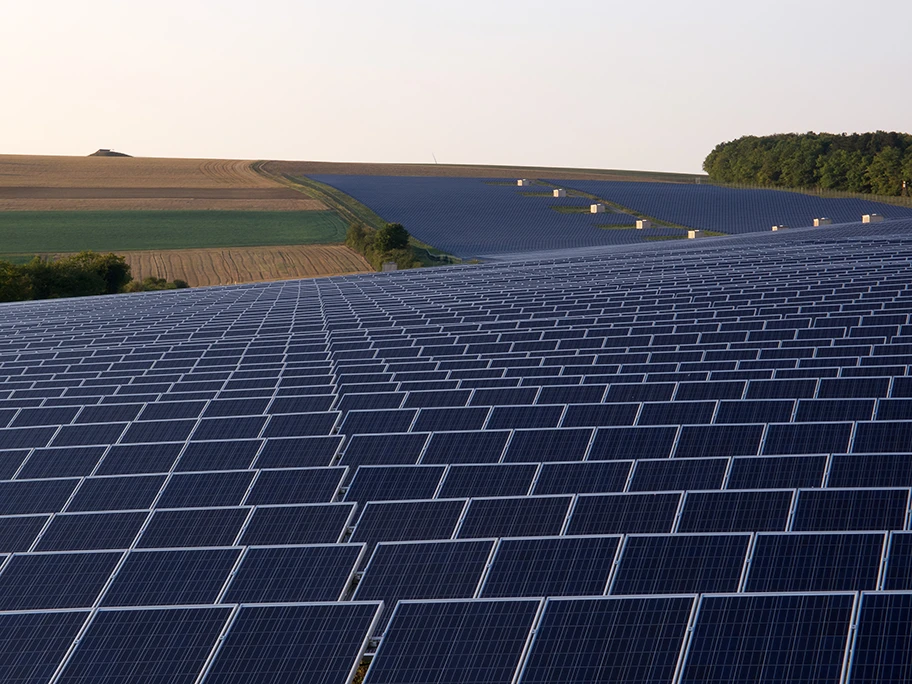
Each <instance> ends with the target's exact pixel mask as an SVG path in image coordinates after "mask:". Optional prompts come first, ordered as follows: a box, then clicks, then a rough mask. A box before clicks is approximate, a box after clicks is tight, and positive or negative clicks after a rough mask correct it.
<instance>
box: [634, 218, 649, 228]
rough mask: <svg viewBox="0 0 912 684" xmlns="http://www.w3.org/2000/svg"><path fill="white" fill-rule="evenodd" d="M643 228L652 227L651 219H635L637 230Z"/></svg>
mask: <svg viewBox="0 0 912 684" xmlns="http://www.w3.org/2000/svg"><path fill="white" fill-rule="evenodd" d="M644 228H652V221H650V220H649V219H637V230H643V229H644Z"/></svg>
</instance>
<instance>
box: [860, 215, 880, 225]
mask: <svg viewBox="0 0 912 684" xmlns="http://www.w3.org/2000/svg"><path fill="white" fill-rule="evenodd" d="M883 220H884V217H883V216H881V215H880V214H865V215H864V216H862V217H861V222H862V223H880V222H881V221H883Z"/></svg>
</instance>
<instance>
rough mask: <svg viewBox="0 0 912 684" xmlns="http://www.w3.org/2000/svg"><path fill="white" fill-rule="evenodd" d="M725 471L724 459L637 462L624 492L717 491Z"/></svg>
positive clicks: (726, 464)
mask: <svg viewBox="0 0 912 684" xmlns="http://www.w3.org/2000/svg"><path fill="white" fill-rule="evenodd" d="M727 469H728V459H726V458H692V459H687V460H677V459H662V460H658V461H649V460H641V461H637V462H636V464H635V465H634V469H633V478H632V479H631V481H630V485H629V487H628V491H631V492H662V491H682V490H685V489H720V488H721V487H722V480H723V478H724V477H725V472H726V470H727Z"/></svg>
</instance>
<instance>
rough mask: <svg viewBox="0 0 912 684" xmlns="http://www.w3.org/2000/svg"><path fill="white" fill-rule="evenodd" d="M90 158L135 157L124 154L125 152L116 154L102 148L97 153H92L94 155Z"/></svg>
mask: <svg viewBox="0 0 912 684" xmlns="http://www.w3.org/2000/svg"><path fill="white" fill-rule="evenodd" d="M89 156H90V157H131V156H133V155H130V154H124V153H123V152H115V151H114V150H106V149H104V148H102V149H100V150H98V151H96V152H92V154H90V155H89Z"/></svg>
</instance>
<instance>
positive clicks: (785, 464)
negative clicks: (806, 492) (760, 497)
mask: <svg viewBox="0 0 912 684" xmlns="http://www.w3.org/2000/svg"><path fill="white" fill-rule="evenodd" d="M836 458H838V456H836V457H834V463H835V459H836ZM826 466H827V457H826V456H759V457H756V458H733V459H732V466H731V471H730V472H729V475H728V483H727V487H728V489H760V488H762V487H775V488H782V489H797V488H799V487H820V486H821V484H822V482H823V474H824V470H825V469H826ZM830 477H831V478H832V471H831V473H830Z"/></svg>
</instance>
